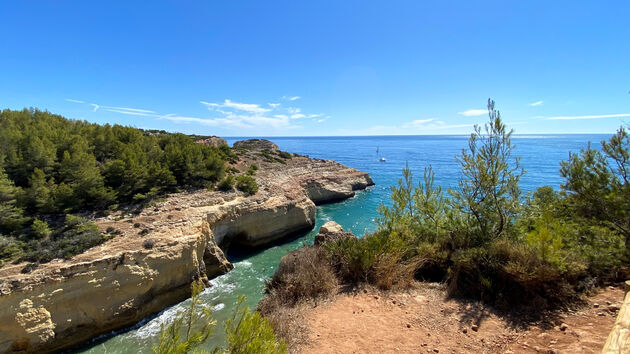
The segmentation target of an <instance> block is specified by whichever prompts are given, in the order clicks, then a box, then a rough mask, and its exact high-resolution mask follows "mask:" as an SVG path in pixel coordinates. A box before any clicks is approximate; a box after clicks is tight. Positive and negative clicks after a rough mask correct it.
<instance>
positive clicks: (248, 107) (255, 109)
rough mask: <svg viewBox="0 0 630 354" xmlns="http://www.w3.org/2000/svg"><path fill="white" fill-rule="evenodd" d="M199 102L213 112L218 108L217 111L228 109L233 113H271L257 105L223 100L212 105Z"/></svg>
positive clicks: (268, 109) (269, 109)
mask: <svg viewBox="0 0 630 354" xmlns="http://www.w3.org/2000/svg"><path fill="white" fill-rule="evenodd" d="M200 102H201V104H203V105H205V106H206V107H208V109H209V110H215V109H217V108H219V109H230V110H234V111H245V112H251V113H266V112H269V111H271V108H263V107H261V106H260V105H258V104H253V103H239V102H233V101H231V100H225V101H223V103H212V102H206V101H200Z"/></svg>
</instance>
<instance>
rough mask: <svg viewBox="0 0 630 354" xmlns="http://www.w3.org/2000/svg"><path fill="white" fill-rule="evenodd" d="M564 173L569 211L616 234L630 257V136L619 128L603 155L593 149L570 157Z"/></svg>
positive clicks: (603, 148)
mask: <svg viewBox="0 0 630 354" xmlns="http://www.w3.org/2000/svg"><path fill="white" fill-rule="evenodd" d="M560 173H561V174H562V176H563V177H565V179H566V180H565V183H564V184H563V185H562V188H563V191H564V192H565V194H566V203H567V207H568V208H567V209H568V210H570V212H572V213H575V214H576V215H577V216H579V217H582V218H585V219H588V220H590V221H591V222H592V223H594V224H597V225H599V226H601V227H608V228H612V229H614V230H616V231H617V232H618V233H619V234H621V235H622V236H623V237H624V239H625V242H624V243H625V245H624V248H625V252H626V257H630V183H629V178H630V134H629V132H628V130H627V129H624V128H623V127H621V128H619V130H618V131H617V133H616V134H615V135H614V136H613V137H612V138H611V139H610V140H609V141H608V142H606V141H603V142H602V151H599V150H595V149H592V148H591V147H590V146H589V147H588V148H587V149H584V150H582V151H581V152H580V153H579V154H571V155H569V160H568V161H566V162H563V163H562V166H561V169H560Z"/></svg>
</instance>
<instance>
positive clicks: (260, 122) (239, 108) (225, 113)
mask: <svg viewBox="0 0 630 354" xmlns="http://www.w3.org/2000/svg"><path fill="white" fill-rule="evenodd" d="M69 100H70V99H67V101H69ZM69 102H73V103H77V104H83V105H86V106H89V107H91V110H92V111H93V112H96V111H99V110H100V111H109V112H113V113H118V114H124V115H132V116H143V117H150V118H155V119H159V120H162V119H164V120H168V121H171V122H174V123H192V124H200V125H205V126H212V127H222V128H227V129H238V130H239V132H242V131H243V130H244V129H251V130H254V131H256V132H260V131H262V130H264V129H268V128H271V129H274V130H275V129H278V130H292V129H296V128H300V127H301V126H300V125H297V124H295V123H296V121H295V120H296V119H301V120H311V121H312V122H317V123H321V122H322V121H324V120H326V119H328V118H330V116H326V117H324V115H323V114H307V113H303V112H302V109H301V108H298V107H287V108H284V107H282V105H281V104H280V103H267V105H266V106H264V105H260V104H255V103H242V102H236V101H232V100H229V99H226V100H224V101H223V102H220V103H216V102H208V101H200V103H201V104H202V105H204V106H205V107H206V108H207V109H208V110H209V111H211V112H213V113H214V117H207V118H202V117H191V116H184V115H179V114H175V113H169V114H161V113H158V112H156V111H153V110H149V109H140V108H131V107H121V106H104V105H100V104H96V103H86V102H85V101H81V100H71V101H69ZM267 106H268V107H269V108H267ZM322 117H323V118H322Z"/></svg>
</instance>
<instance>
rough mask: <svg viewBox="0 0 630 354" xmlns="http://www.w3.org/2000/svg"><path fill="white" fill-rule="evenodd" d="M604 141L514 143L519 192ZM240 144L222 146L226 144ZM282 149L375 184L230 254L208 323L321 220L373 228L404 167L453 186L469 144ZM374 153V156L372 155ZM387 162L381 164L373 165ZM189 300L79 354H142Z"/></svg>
mask: <svg viewBox="0 0 630 354" xmlns="http://www.w3.org/2000/svg"><path fill="white" fill-rule="evenodd" d="M608 137H609V136H605V135H554V136H550V135H542V136H516V137H515V138H514V139H513V141H514V142H515V143H516V145H517V147H516V150H515V152H516V155H518V156H520V157H521V163H522V165H523V167H524V168H525V169H526V175H525V176H524V177H523V179H522V183H521V188H522V189H523V190H525V191H532V190H534V189H535V188H536V187H539V186H542V185H551V186H553V187H555V188H557V187H559V186H560V183H561V182H562V179H561V178H560V175H559V173H558V169H559V164H560V161H563V160H566V159H567V158H568V156H569V152H570V151H572V152H577V151H579V150H580V149H581V148H584V147H586V146H587V144H588V142H589V141H592V142H593V143H594V145H593V146H599V141H601V140H603V139H606V138H608ZM241 139H243V138H230V139H227V140H228V143H229V144H230V145H231V144H232V143H233V142H234V141H237V140H241ZM269 139H270V140H272V141H274V142H275V143H276V144H278V146H279V147H280V149H282V150H284V151H290V152H295V153H299V154H303V155H309V156H311V157H317V158H322V159H330V160H335V161H338V162H341V163H343V164H345V165H347V166H350V167H353V168H356V169H359V170H362V171H366V172H369V173H370V175H371V176H372V179H373V180H374V182H375V183H376V185H375V186H373V187H370V188H369V189H368V190H366V191H362V192H359V193H357V195H356V196H355V197H354V198H351V199H349V200H346V201H344V202H341V203H337V204H328V205H323V206H320V207H318V208H317V220H316V225H315V229H314V230H313V231H311V232H309V233H306V234H304V235H301V236H300V237H297V238H295V239H293V240H290V241H287V242H285V243H282V244H278V245H274V246H272V247H270V248H267V249H265V250H261V251H259V252H256V253H254V254H248V255H229V257H230V258H231V259H230V260H231V261H232V262H233V263H234V270H232V271H231V272H229V273H228V274H225V275H223V276H220V277H218V278H215V279H213V280H212V283H213V286H212V287H210V288H208V289H206V290H205V291H204V292H203V293H202V295H201V298H202V299H203V301H204V302H205V303H207V304H209V305H211V306H213V308H214V310H215V311H214V317H215V319H217V321H218V322H219V324H220V323H221V322H222V321H224V320H225V318H227V317H228V316H229V314H230V313H231V311H232V309H233V305H234V302H235V301H236V297H237V295H239V294H245V295H246V296H247V304H248V305H249V306H250V307H252V308H253V307H255V306H256V304H257V303H258V301H260V299H261V298H262V295H263V290H264V281H265V280H266V279H267V278H269V277H270V276H271V275H272V274H273V272H274V270H275V268H276V266H277V264H278V262H279V261H280V258H281V257H282V256H283V255H285V254H286V253H288V252H291V251H293V250H295V249H297V248H300V247H302V246H303V245H304V244H312V242H313V238H314V235H315V233H316V231H317V230H318V229H319V227H320V226H321V225H323V224H324V223H325V222H326V221H329V220H334V221H337V222H338V223H339V224H341V225H342V226H343V227H344V228H345V229H349V230H351V231H352V232H354V233H355V234H357V235H362V234H364V233H365V232H369V231H373V230H374V229H375V224H374V218H375V217H376V216H377V213H376V208H377V207H378V205H379V204H380V203H381V202H385V203H387V202H388V198H389V187H390V186H391V185H394V184H396V181H397V180H398V178H399V177H400V171H401V169H402V168H403V167H404V166H405V163H406V162H408V163H409V167H410V168H411V170H412V172H413V173H414V175H415V176H422V171H423V169H424V167H426V166H429V165H432V166H433V168H434V170H435V173H436V182H437V183H439V184H441V185H442V186H444V187H449V186H454V185H455V183H456V182H457V179H458V177H459V166H458V164H457V162H456V161H455V158H454V156H455V155H457V154H459V153H460V152H461V149H463V148H465V147H466V145H467V139H468V137H467V136H396V137H323V138H322V137H313V138H310V137H309V138H305V137H297V138H289V137H282V138H269ZM377 147H378V150H379V154H377V153H376V149H377ZM379 157H385V158H386V159H387V162H379ZM187 304H189V302H188V300H187V301H184V302H182V303H180V304H177V305H175V306H173V307H170V308H168V309H166V310H165V311H163V312H162V313H160V314H159V315H157V316H155V317H153V318H150V319H146V320H144V321H142V322H141V323H139V324H137V325H136V326H134V327H132V328H128V329H126V330H124V331H120V332H117V333H113V334H109V335H107V336H102V337H101V338H98V339H96V340H95V341H93V342H92V343H91V344H90V345H89V346H88V347H86V348H83V349H81V350H80V352H89V353H138V352H148V351H150V349H151V346H152V345H153V344H154V343H155V342H156V340H157V334H158V333H159V330H160V324H161V323H164V322H168V321H169V319H171V318H173V316H174V315H176V314H177V313H179V312H181V311H183V309H184V308H185V307H186V305H187ZM221 343H223V331H222V328H221V326H220V325H219V326H217V329H216V330H215V333H214V335H213V336H212V337H211V339H210V340H209V341H208V343H207V348H211V347H212V346H214V345H217V344H218V345H221Z"/></svg>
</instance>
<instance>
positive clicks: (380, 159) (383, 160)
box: [376, 146, 387, 162]
mask: <svg viewBox="0 0 630 354" xmlns="http://www.w3.org/2000/svg"><path fill="white" fill-rule="evenodd" d="M378 155H379V153H378V146H377V147H376V156H377V157H378ZM378 160H379V161H380V162H385V161H387V160H386V159H385V158H384V157H381V158H379V159H378Z"/></svg>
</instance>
